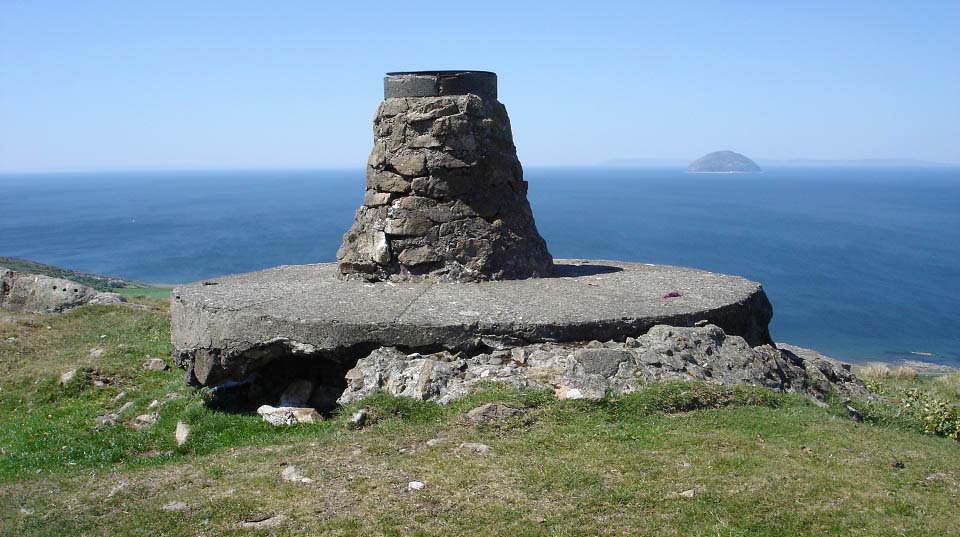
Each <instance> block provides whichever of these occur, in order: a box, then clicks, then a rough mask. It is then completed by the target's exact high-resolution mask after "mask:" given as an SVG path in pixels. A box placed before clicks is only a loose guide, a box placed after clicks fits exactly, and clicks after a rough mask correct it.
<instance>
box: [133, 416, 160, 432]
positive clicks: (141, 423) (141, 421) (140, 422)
mask: <svg viewBox="0 0 960 537" xmlns="http://www.w3.org/2000/svg"><path fill="white" fill-rule="evenodd" d="M159 419H160V416H158V415H157V413H156V412H154V413H152V414H140V415H139V416H137V417H136V418H134V419H133V422H134V423H133V428H134V429H143V428H146V427H150V426H151V425H153V424H155V423H157V421H158V420H159Z"/></svg>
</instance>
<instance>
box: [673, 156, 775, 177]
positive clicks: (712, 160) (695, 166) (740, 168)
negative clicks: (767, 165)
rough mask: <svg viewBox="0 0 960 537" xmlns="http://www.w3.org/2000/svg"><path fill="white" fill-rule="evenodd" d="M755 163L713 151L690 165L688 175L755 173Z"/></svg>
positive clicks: (740, 157) (757, 168)
mask: <svg viewBox="0 0 960 537" xmlns="http://www.w3.org/2000/svg"><path fill="white" fill-rule="evenodd" d="M761 171H763V170H761V169H760V166H757V163H756V162H754V161H752V160H750V159H749V158H747V157H745V156H743V155H741V154H740V153H736V152H733V151H714V152H713V153H708V154H706V155H704V156H702V157H700V158H698V159H697V160H695V161H693V162H691V163H690V166H688V167H687V172H689V173H757V172H761Z"/></svg>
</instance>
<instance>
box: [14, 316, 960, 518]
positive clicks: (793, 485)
mask: <svg viewBox="0 0 960 537" xmlns="http://www.w3.org/2000/svg"><path fill="white" fill-rule="evenodd" d="M134 302H137V303H139V304H142V305H144V306H145V309H134V308H130V307H124V306H89V307H84V308H79V309H77V310H74V311H72V312H70V313H66V314H62V315H51V316H34V315H20V314H0V533H2V534H4V535H82V534H88V535H150V536H156V535H194V534H205V535H221V534H225V535H232V534H243V535H257V534H280V535H303V534H330V535H410V534H415V535H467V534H469V535H503V534H514V535H623V534H643V535H825V534H832V535H849V534H857V535H951V534H953V535H955V534H957V533H958V528H960V512H958V510H957V498H958V497H960V458H958V454H960V443H957V442H955V441H953V440H949V439H946V438H942V437H936V436H931V435H926V434H923V433H922V432H921V429H920V426H919V425H918V424H917V423H915V422H914V421H911V420H909V419H906V418H904V417H903V416H900V417H898V416H897V414H896V408H895V407H893V406H892V405H884V404H876V405H873V406H871V407H870V412H869V413H868V415H867V418H868V420H870V421H872V422H873V423H864V424H858V423H856V422H854V421H852V420H850V419H848V418H847V417H846V410H845V408H844V407H843V406H842V405H835V406H834V407H831V408H820V407H817V406H815V405H813V404H812V403H811V402H809V401H808V400H806V399H804V398H802V397H799V396H795V395H784V394H775V393H773V392H769V391H766V390H762V389H757V388H743V387H741V388H724V387H716V386H707V385H703V384H683V383H670V384H659V385H652V386H650V387H649V388H647V389H645V390H643V391H641V392H639V393H636V394H632V395H629V396H625V397H618V398H611V399H609V400H607V401H604V402H601V403H585V402H577V401H562V402H561V401H557V400H556V399H555V398H553V396H552V394H548V393H542V392H519V393H518V392H514V391H509V390H503V389H498V388H497V387H495V386H491V387H490V388H489V389H487V390H485V391H482V392H480V393H477V394H474V395H472V396H471V397H469V398H468V399H466V400H463V401H459V402H457V403H455V404H452V405H450V406H447V407H441V406H439V405H434V404H430V403H420V402H414V401H411V400H407V399H401V398H394V397H388V396H384V395H381V396H377V397H374V398H372V399H369V400H367V401H365V402H363V403H362V406H365V407H366V408H368V409H369V410H370V411H371V413H372V414H373V415H374V416H376V417H377V420H376V421H375V423H374V424H373V425H370V426H368V427H366V428H364V429H362V430H352V429H350V428H349V427H348V426H347V423H346V421H347V420H346V419H345V415H348V413H349V412H350V411H351V410H355V409H356V408H358V407H359V406H360V405H355V406H354V407H351V408H348V409H345V411H344V413H343V414H342V415H341V416H337V417H334V418H333V419H331V420H328V421H326V422H324V423H321V424H316V425H303V426H294V427H288V428H275V427H272V426H269V425H266V424H265V423H263V422H262V421H260V419H259V418H258V417H256V416H251V415H245V414H241V413H235V412H231V411H230V410H229V408H228V407H224V406H222V405H218V404H216V403H217V400H215V399H212V398H211V396H210V394H209V393H208V392H204V391H196V390H193V389H190V388H187V387H185V386H183V383H182V373H181V372H180V371H178V370H169V371H146V370H144V369H143V368H142V367H141V363H142V362H143V361H144V359H145V358H146V357H147V356H151V357H164V358H167V357H168V356H169V353H170V347H169V345H170V344H169V332H168V326H169V319H168V313H167V306H166V304H165V303H163V302H160V301H156V300H153V299H150V298H138V299H134ZM73 368H77V369H78V371H79V373H78V374H77V376H76V378H75V379H74V380H73V381H71V382H70V383H68V384H67V386H66V387H61V386H60V385H59V382H58V379H59V377H60V375H61V374H62V373H63V372H64V371H67V370H68V369H73ZM958 379H960V377H953V378H948V379H947V380H946V381H944V380H935V379H926V378H917V379H897V380H896V382H897V383H898V385H903V386H910V387H914V388H920V389H925V390H926V389H929V390H935V391H936V393H937V395H938V397H942V398H949V399H950V400H951V401H952V402H954V403H956V402H957V401H958V400H960V390H958V386H960V382H958ZM94 380H99V381H101V382H107V383H106V384H105V385H104V386H102V387H97V386H95V385H94V384H93V381H94ZM887 382H888V383H889V382H892V381H889V380H888V381H887ZM121 394H123V395H121ZM154 400H157V401H160V402H162V404H161V405H160V406H159V410H158V414H159V421H158V422H157V423H156V424H155V425H153V426H152V427H148V428H144V429H140V430H135V429H133V428H132V427H131V426H130V424H131V423H132V422H133V420H134V418H135V416H137V415H139V414H144V413H147V412H148V406H149V405H150V403H151V402H152V401H154ZM486 401H501V402H505V403H508V404H511V405H515V406H520V407H524V408H527V409H528V415H527V417H526V418H524V419H515V420H512V421H508V422H505V423H501V424H498V425H484V426H474V425H469V424H467V423H466V422H464V420H463V419H462V418H461V417H460V415H461V413H462V412H464V411H465V410H468V409H470V408H472V407H473V406H476V405H478V404H480V403H482V402H486ZM125 402H131V403H132V407H131V408H129V409H128V410H127V411H126V412H125V413H123V414H122V415H121V417H120V423H119V424H118V425H116V426H113V427H106V428H104V429H102V430H101V431H99V432H97V431H95V430H94V427H95V425H96V418H97V416H100V415H102V414H104V413H105V412H107V411H116V410H117V409H118V408H119V407H120V406H121V405H123V404H124V403H125ZM853 404H854V405H859V404H861V403H860V402H854V403H853ZM178 421H183V422H185V423H188V424H189V425H190V426H191V428H192V430H191V434H190V437H189V439H188V441H187V442H186V444H184V445H183V446H180V447H177V446H176V443H175V441H174V432H173V431H174V428H175V427H176V423H177V422H178ZM430 439H439V440H440V442H439V443H434V444H435V445H427V440H430ZM463 442H482V443H485V444H488V445H489V446H490V447H491V451H490V452H489V453H487V454H484V455H480V454H477V453H475V452H471V451H468V450H462V449H458V446H459V445H460V444H461V443H463ZM896 462H900V463H902V466H903V467H902V468H898V467H897V466H900V465H895V464H894V463H896ZM287 465H296V466H297V467H298V468H299V469H300V470H301V471H302V473H303V474H304V475H306V476H307V477H310V478H312V479H313V480H314V481H313V482H312V483H293V482H287V481H284V480H282V479H281V478H280V472H281V470H282V469H283V468H284V467H285V466H287ZM413 480H419V481H422V482H424V483H426V486H425V488H424V489H423V490H421V491H416V492H410V491H407V490H406V484H407V483H408V482H409V481H413ZM688 491H692V492H688ZM682 492H686V495H681V494H680V493H682ZM690 495H692V497H691V496H690ZM171 502H182V503H183V504H185V506H186V507H185V508H184V509H183V510H180V511H177V512H170V511H166V510H164V509H163V507H164V506H165V505H168V504H171ZM267 516H275V517H276V516H282V517H283V520H282V522H281V523H280V524H279V525H277V526H275V527H273V528H269V529H242V528H241V523H242V522H243V521H245V520H246V521H249V520H255V519H260V518H264V517H267Z"/></svg>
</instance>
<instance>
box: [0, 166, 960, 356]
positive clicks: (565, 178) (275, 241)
mask: <svg viewBox="0 0 960 537" xmlns="http://www.w3.org/2000/svg"><path fill="white" fill-rule="evenodd" d="M525 178H526V179H527V180H528V181H529V184H530V193H529V197H530V202H531V205H532V206H533V211H534V215H535V217H536V222H537V227H538V228H539V230H540V232H541V234H542V235H543V236H544V238H545V239H546V241H547V244H548V246H549V249H550V252H551V253H552V254H553V256H554V257H557V258H591V259H619V260H626V261H640V262H647V263H660V264H670V265H683V266H689V267H696V268H701V269H705V270H710V271H715V272H723V273H729V274H737V275H741V276H744V277H747V278H750V279H752V280H756V281H759V282H761V283H762V284H763V286H764V288H765V289H766V292H767V295H768V296H769V297H770V300H771V302H772V303H773V306H774V318H773V322H772V324H771V332H772V334H773V337H774V339H775V340H776V341H780V342H787V343H792V344H795V345H800V346H804V347H810V348H813V349H816V350H818V351H820V352H822V353H824V354H826V355H828V356H833V357H836V358H839V359H844V360H849V361H853V362H866V361H871V360H882V361H900V360H921V361H927V362H932V363H937V364H944V365H953V366H960V168H949V167H944V168H902V169H891V168H876V169H865V168H836V169H828V168H782V169H768V170H766V171H765V172H764V173H760V174H744V175H740V174H688V173H684V172H683V171H681V170H674V169H647V168H644V169H626V168H601V167H589V168H588V167H584V168H551V167H542V168H538V167H529V168H527V169H526V170H525ZM363 184H364V177H363V170H362V169H344V170H296V171H252V170H251V171H163V172H125V173H120V172H113V173H55V174H5V175H0V255H2V256H12V257H21V258H26V259H30V260H34V261H39V262H42V263H48V264H52V265H58V266H63V267H67V268H70V269H74V270H78V271H83V272H93V273H98V274H105V275H111V276H120V277H123V278H128V279H132V280H136V281H141V282H146V283H155V284H163V285H172V284H178V283H184V282H190V281H195V280H200V279H205V278H211V277H215V276H219V275H223V274H229V273H236V272H247V271H254V270H259V269H263V268H267V267H272V266H276V265H283V264H297V263H317V262H329V261H333V260H334V257H335V254H336V250H337V248H338V246H339V245H340V239H341V236H342V235H343V233H344V231H346V229H347V228H348V227H349V225H350V223H351V221H352V219H353V214H354V211H355V210H356V208H357V207H358V206H359V205H360V201H361V199H362V196H363ZM624 292H625V293H626V292H629V289H624Z"/></svg>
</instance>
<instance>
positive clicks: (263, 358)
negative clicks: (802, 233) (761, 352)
mask: <svg viewBox="0 0 960 537" xmlns="http://www.w3.org/2000/svg"><path fill="white" fill-rule="evenodd" d="M557 265H558V267H557V269H558V270H557V273H558V275H557V276H556V277H552V278H535V279H527V280H511V281H495V282H481V283H433V282H422V283H376V284H370V283H365V282H360V281H344V280H340V279H338V278H337V277H336V271H337V267H336V265H335V264H332V263H331V264H317V265H300V266H283V267H277V268H273V269H269V270H265V271H261V272H254V273H249V274H237V275H232V276H226V277H222V278H216V279H213V280H208V281H204V282H197V283H193V284H189V285H184V286H181V287H177V288H176V289H174V291H173V293H172V295H171V337H172V340H173V348H174V351H173V352H174V359H175V361H176V362H177V363H178V364H179V365H181V367H184V368H185V369H187V372H188V377H189V379H190V380H191V381H192V382H195V383H199V384H204V385H211V384H218V383H221V382H224V381H227V380H240V379H243V378H246V377H247V376H248V375H249V374H250V373H251V372H253V371H255V370H257V369H258V368H260V367H262V366H263V365H264V364H266V363H268V362H269V361H271V360H273V359H274V358H276V357H277V356H278V355H284V356H296V355H310V356H317V355H324V354H329V355H330V356H331V357H334V356H341V357H342V356H344V355H345V354H351V353H352V354H358V353H365V352H369V351H370V350H372V349H373V348H375V347H378V346H396V347H400V348H402V349H405V350H408V351H436V350H441V349H447V350H451V351H456V350H464V351H467V352H471V351H474V350H477V349H489V348H499V347H510V346H515V345H522V344H528V343H536V342H545V341H559V342H562V341H589V340H594V339H595V340H601V341H605V340H619V341H622V340H624V339H625V338H627V337H629V336H634V337H635V336H639V335H641V334H643V333H645V332H646V331H647V330H648V329H650V328H651V327H652V326H654V325H657V324H669V325H674V326H692V325H693V324H694V323H697V322H698V321H702V320H705V321H709V322H710V323H712V324H715V325H717V326H720V327H721V328H723V330H724V331H725V332H726V333H727V334H732V335H739V336H742V337H743V338H745V339H746V340H747V341H748V342H749V343H750V344H751V345H761V344H765V343H770V342H771V340H770V334H769V332H768V329H767V325H768V324H769V322H770V319H771V317H772V316H773V310H772V307H771V305H770V302H769V301H768V300H767V296H766V294H765V293H764V291H763V288H762V287H761V286H760V284H758V283H756V282H752V281H749V280H746V279H744V278H740V277H736V276H728V275H723V274H716V273H711V272H705V271H701V270H695V269H689V268H682V267H671V266H662V265H649V264H641V263H621V262H615V261H594V260H591V261H584V260H558V261H557ZM673 291H676V292H678V293H679V294H680V296H678V297H673V298H664V295H667V294H669V293H671V292H673ZM357 357H359V355H357V356H356V357H355V358H353V359H354V360H355V359H356V358H357Z"/></svg>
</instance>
